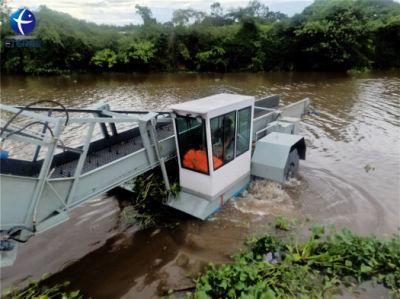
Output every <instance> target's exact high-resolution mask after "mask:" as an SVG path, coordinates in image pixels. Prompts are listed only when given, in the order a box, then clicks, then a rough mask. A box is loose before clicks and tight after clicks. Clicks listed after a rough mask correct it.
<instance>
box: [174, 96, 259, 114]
mask: <svg viewBox="0 0 400 299" xmlns="http://www.w3.org/2000/svg"><path fill="white" fill-rule="evenodd" d="M246 100H247V101H249V100H254V97H252V96H246V95H239V94H230V93H220V94H216V95H212V96H209V97H205V98H201V99H198V100H193V101H189V102H185V103H180V104H175V105H172V106H170V107H169V108H170V109H172V110H176V111H184V112H189V113H198V114H206V113H209V112H212V111H216V110H220V109H223V108H225V107H231V106H237V104H240V103H242V102H243V101H246ZM247 101H246V102H247Z"/></svg>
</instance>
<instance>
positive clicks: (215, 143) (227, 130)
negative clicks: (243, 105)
mask: <svg viewBox="0 0 400 299" xmlns="http://www.w3.org/2000/svg"><path fill="white" fill-rule="evenodd" d="M210 125H211V143H212V152H213V164H214V169H218V168H219V167H221V166H223V165H225V164H226V163H228V162H230V161H232V160H233V159H234V158H235V128H236V111H232V112H229V113H227V114H224V115H221V116H217V117H214V118H212V119H211V120H210Z"/></svg>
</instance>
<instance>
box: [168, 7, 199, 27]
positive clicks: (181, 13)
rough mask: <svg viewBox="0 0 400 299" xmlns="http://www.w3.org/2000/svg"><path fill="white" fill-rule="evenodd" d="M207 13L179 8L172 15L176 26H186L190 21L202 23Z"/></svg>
mask: <svg viewBox="0 0 400 299" xmlns="http://www.w3.org/2000/svg"><path fill="white" fill-rule="evenodd" d="M204 17H205V13H204V12H201V11H197V10H194V9H191V8H189V9H177V10H175V11H174V13H173V15H172V23H173V24H174V25H175V26H186V25H188V24H190V23H200V22H201V21H202V20H203V19H204Z"/></svg>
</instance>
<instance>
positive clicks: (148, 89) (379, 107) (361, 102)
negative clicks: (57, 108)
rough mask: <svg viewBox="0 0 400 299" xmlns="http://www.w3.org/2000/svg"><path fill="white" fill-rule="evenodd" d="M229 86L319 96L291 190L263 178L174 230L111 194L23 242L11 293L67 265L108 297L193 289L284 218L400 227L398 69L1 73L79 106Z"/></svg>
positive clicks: (69, 272) (10, 84)
mask: <svg viewBox="0 0 400 299" xmlns="http://www.w3.org/2000/svg"><path fill="white" fill-rule="evenodd" d="M223 91H231V92H237V93H243V94H249V95H255V96H263V95H271V94H279V95H281V97H282V100H283V102H284V103H290V102H294V101H296V100H300V99H302V98H304V97H309V98H310V99H311V101H312V104H313V106H314V107H315V108H316V109H317V110H318V111H319V113H318V115H311V116H307V117H306V118H305V120H304V122H303V123H302V130H301V134H303V135H304V136H305V138H306V140H307V144H308V149H307V150H308V152H307V160H306V161H302V162H303V163H301V166H300V176H299V178H298V179H296V180H293V181H291V182H290V183H289V184H287V185H285V186H283V187H282V188H281V186H279V185H276V184H272V183H268V182H265V181H258V182H256V183H254V184H253V185H252V186H251V188H250V189H249V190H248V192H246V193H245V194H243V196H242V197H241V198H238V199H236V200H235V201H232V202H230V203H229V204H227V205H226V206H225V207H224V209H223V210H222V211H221V212H220V213H218V214H216V215H214V216H213V217H212V218H211V219H209V220H208V221H205V222H201V221H197V220H194V219H191V218H189V217H187V218H179V219H178V220H177V221H179V223H180V224H179V225H178V226H177V227H176V228H173V229H172V228H170V229H152V230H144V231H138V229H137V227H136V226H133V227H130V228H128V229H126V227H125V226H124V225H123V224H121V221H120V220H119V205H118V202H117V200H115V199H116V197H119V198H120V197H121V196H122V197H123V196H124V195H121V194H112V195H103V196H102V197H99V198H98V199H96V200H93V201H91V202H89V203H87V204H85V205H84V206H82V207H80V208H78V209H75V210H73V211H72V212H71V219H70V220H69V221H67V222H66V223H63V224H62V225H60V226H58V227H56V228H54V229H52V230H50V231H47V232H45V233H42V234H39V235H37V236H35V237H34V238H32V240H30V242H28V243H27V244H26V245H23V246H20V247H19V253H18V260H17V262H16V263H15V264H14V265H13V266H12V267H7V268H3V269H1V288H2V291H4V290H5V289H6V288H8V287H10V286H11V285H15V286H18V285H19V286H22V285H24V284H26V283H27V282H28V281H29V279H32V278H34V279H38V278H40V277H41V276H42V275H43V274H44V273H57V274H55V275H54V276H53V277H52V278H50V280H49V283H56V282H62V281H65V280H69V281H71V285H72V288H74V289H80V290H81V291H82V293H83V294H85V295H86V296H89V297H92V298H96V299H97V298H107V299H108V298H153V297H157V296H158V295H160V294H162V293H163V291H165V290H168V289H180V290H184V289H186V288H190V287H192V285H193V283H192V277H194V276H195V275H196V273H197V272H198V271H200V270H201V269H202V268H203V267H204V265H206V264H207V263H208V262H215V263H218V262H227V261H229V256H230V255H231V254H232V253H234V252H235V251H237V250H238V249H239V248H240V247H241V246H242V243H243V240H244V239H245V238H246V237H247V236H248V235H250V234H254V233H262V232H268V231H269V230H271V226H270V225H268V224H269V223H271V221H273V218H274V217H275V216H278V215H282V216H285V217H287V218H290V219H303V220H304V219H310V221H311V222H313V223H322V224H335V225H336V226H338V227H347V228H350V229H352V230H353V231H356V232H358V233H362V234H376V235H379V236H389V235H391V234H394V233H398V232H399V229H400V73H398V72H397V73H396V72H391V73H388V72H386V73H371V74H366V75H357V76H350V75H346V74H332V73H329V74H327V73H266V74H263V73H260V74H245V73H240V74H140V75H131V74H106V75H71V76H58V77H16V76H3V77H2V78H1V100H2V102H3V103H13V104H26V103H29V102H31V101H35V100H43V99H47V100H57V101H60V102H62V103H64V104H65V105H66V106H70V107H72V106H74V107H87V106H90V105H94V104H96V103H99V102H108V103H109V104H110V105H111V107H112V108H118V109H154V110H162V109H163V108H166V107H168V105H170V104H172V103H177V102H182V101H186V100H189V99H195V98H199V97H203V96H208V95H211V94H214V93H218V92H223ZM125 196H126V195H125ZM298 229H299V230H301V225H299V228H298ZM378 294H379V295H381V294H383V293H382V292H380V291H379V290H378ZM368 296H369V298H376V296H378V295H377V294H376V292H374V291H371V292H370V293H369V295H367V297H368Z"/></svg>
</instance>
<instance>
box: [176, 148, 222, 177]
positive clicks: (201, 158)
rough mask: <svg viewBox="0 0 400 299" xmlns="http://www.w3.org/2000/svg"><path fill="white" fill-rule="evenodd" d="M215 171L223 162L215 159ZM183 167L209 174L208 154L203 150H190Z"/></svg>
mask: <svg viewBox="0 0 400 299" xmlns="http://www.w3.org/2000/svg"><path fill="white" fill-rule="evenodd" d="M213 163H214V169H216V168H218V167H220V166H221V165H222V160H221V159H219V158H217V157H215V156H214V157H213ZM182 164H183V166H184V167H185V168H189V169H193V170H197V171H200V172H203V173H208V161H207V153H206V152H205V151H202V150H194V149H191V150H188V151H187V152H186V154H185V156H184V157H183V162H182Z"/></svg>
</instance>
